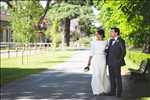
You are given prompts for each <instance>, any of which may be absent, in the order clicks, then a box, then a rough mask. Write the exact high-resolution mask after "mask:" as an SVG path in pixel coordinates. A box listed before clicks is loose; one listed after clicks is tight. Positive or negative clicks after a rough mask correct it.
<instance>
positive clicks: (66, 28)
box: [61, 18, 70, 46]
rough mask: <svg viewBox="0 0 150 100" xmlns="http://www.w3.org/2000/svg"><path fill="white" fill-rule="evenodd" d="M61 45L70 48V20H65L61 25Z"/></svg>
mask: <svg viewBox="0 0 150 100" xmlns="http://www.w3.org/2000/svg"><path fill="white" fill-rule="evenodd" d="M61 29H62V30H61V31H62V32H61V33H62V40H63V41H62V42H63V43H62V44H65V45H66V46H70V19H69V18H65V19H64V20H63V21H62V23H61Z"/></svg>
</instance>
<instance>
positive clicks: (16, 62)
mask: <svg viewBox="0 0 150 100" xmlns="http://www.w3.org/2000/svg"><path fill="white" fill-rule="evenodd" d="M73 54H74V51H55V52H54V51H50V52H40V53H39V54H36V55H32V56H28V57H27V56H25V57H24V64H22V57H13V58H9V59H8V58H2V59H1V68H0V72H1V82H0V86H2V85H4V84H6V83H9V82H11V81H13V80H16V79H20V78H23V77H26V76H28V75H30V74H33V73H37V72H41V71H43V70H46V69H49V68H52V67H53V66H54V65H56V64H58V63H63V62H64V61H66V60H67V59H68V58H69V57H71V56H72V55H73ZM27 59H28V60H27Z"/></svg>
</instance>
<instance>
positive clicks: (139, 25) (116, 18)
mask: <svg viewBox="0 0 150 100" xmlns="http://www.w3.org/2000/svg"><path fill="white" fill-rule="evenodd" d="M95 5H96V4H95ZM149 6H150V2H149V1H148V0H143V1H141V0H135V1H133V0H129V1H123V0H118V1H109V0H105V1H100V2H99V4H98V5H97V8H98V9H100V11H101V13H100V14H99V20H100V21H101V22H102V23H103V25H104V27H105V28H106V30H107V31H108V30H109V29H110V28H111V27H112V26H117V27H119V28H120V29H121V32H122V34H121V35H122V36H123V37H124V38H126V40H127V41H128V44H129V45H131V44H132V45H134V46H135V47H142V46H143V45H144V44H145V46H146V48H147V47H148V48H149V47H150V46H149V40H150V19H149V18H150V12H146V10H147V9H149ZM147 51H150V50H147Z"/></svg>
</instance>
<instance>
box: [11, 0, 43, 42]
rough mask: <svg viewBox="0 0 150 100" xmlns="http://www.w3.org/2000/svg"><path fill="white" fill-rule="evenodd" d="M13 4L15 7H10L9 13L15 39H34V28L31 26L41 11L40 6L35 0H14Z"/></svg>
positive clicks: (31, 40) (22, 40) (25, 40)
mask: <svg viewBox="0 0 150 100" xmlns="http://www.w3.org/2000/svg"><path fill="white" fill-rule="evenodd" d="M13 5H15V9H10V15H11V25H12V30H13V35H14V39H15V41H17V42H33V41H35V39H36V36H35V35H36V30H35V29H34V28H33V26H34V24H35V23H37V21H38V19H39V18H40V16H41V14H42V12H43V9H42V6H41V5H40V4H39V2H38V1H36V0H29V1H14V2H13Z"/></svg>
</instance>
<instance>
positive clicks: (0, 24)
mask: <svg viewBox="0 0 150 100" xmlns="http://www.w3.org/2000/svg"><path fill="white" fill-rule="evenodd" d="M9 18H10V15H8V14H7V13H6V12H2V11H1V12H0V42H12V41H13V38H12V30H11V26H10V22H9Z"/></svg>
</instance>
